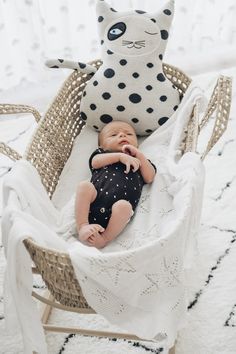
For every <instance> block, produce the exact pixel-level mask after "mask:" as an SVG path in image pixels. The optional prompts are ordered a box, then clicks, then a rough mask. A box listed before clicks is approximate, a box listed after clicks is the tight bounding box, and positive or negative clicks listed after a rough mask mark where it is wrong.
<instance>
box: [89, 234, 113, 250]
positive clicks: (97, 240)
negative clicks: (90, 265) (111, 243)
mask: <svg viewBox="0 0 236 354" xmlns="http://www.w3.org/2000/svg"><path fill="white" fill-rule="evenodd" d="M87 242H88V245H89V246H92V247H96V248H98V249H100V248H103V247H105V246H106V245H107V243H108V241H107V240H106V238H104V237H103V235H102V234H97V235H92V236H90V237H89V238H88V241H87Z"/></svg>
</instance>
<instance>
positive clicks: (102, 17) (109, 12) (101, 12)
mask: <svg viewBox="0 0 236 354" xmlns="http://www.w3.org/2000/svg"><path fill="white" fill-rule="evenodd" d="M116 12H117V11H116V10H115V9H113V8H112V7H111V6H110V5H108V4H107V3H106V2H105V1H104V0H98V2H97V7H96V14H97V20H98V30H99V36H100V38H101V39H102V38H103V35H104V31H105V28H106V27H107V25H108V24H109V23H110V22H111V21H113V20H114V19H115V18H117V17H119V15H118V14H116Z"/></svg>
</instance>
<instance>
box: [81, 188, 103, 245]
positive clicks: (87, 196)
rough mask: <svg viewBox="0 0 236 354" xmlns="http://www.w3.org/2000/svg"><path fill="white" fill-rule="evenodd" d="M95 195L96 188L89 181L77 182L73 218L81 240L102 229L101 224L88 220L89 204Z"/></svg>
mask: <svg viewBox="0 0 236 354" xmlns="http://www.w3.org/2000/svg"><path fill="white" fill-rule="evenodd" d="M96 196H97V191H96V188H95V187H94V185H93V184H92V183H91V182H88V181H83V182H81V183H80V184H79V186H78V188H77V193H76V201H75V218H76V226H77V231H78V234H79V240H80V241H82V242H86V241H88V239H89V238H90V237H91V236H92V235H95V236H99V232H103V231H104V228H103V227H102V226H101V225H98V224H89V222H88V215H89V209H90V204H91V203H92V202H93V201H94V200H95V199H96ZM86 243H87V242H86Z"/></svg>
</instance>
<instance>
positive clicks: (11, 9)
mask: <svg viewBox="0 0 236 354" xmlns="http://www.w3.org/2000/svg"><path fill="white" fill-rule="evenodd" d="M107 2H109V3H110V4H111V6H112V7H114V8H116V9H117V10H127V9H130V8H133V9H143V10H146V11H153V12H155V11H156V10H157V9H158V8H159V6H161V5H163V4H164V3H165V2H166V1H165V0H159V1H157V0H107ZM175 2H176V13H175V18H174V23H173V26H172V32H171V36H170V40H169V44H168V47H167V53H166V57H165V61H167V62H169V63H171V64H173V65H176V66H179V67H181V68H182V69H183V70H184V69H185V70H186V69H187V70H189V71H191V70H192V72H194V70H195V71H204V70H209V69H211V68H212V67H213V66H214V65H217V64H219V63H220V64H221V65H228V66H230V65H231V64H233V62H234V63H235V59H236V23H235V22H236V21H235V18H236V1H235V0H225V1H221V0H197V1H195V0H175ZM95 4H96V0H50V1H44V0H0V51H1V56H0V90H1V91H2V90H6V89H8V88H10V87H13V86H15V85H18V84H20V83H22V82H25V81H31V82H38V81H41V80H44V79H45V78H47V79H48V78H50V76H51V77H53V75H55V73H54V74H53V73H51V72H50V70H49V69H46V68H45V67H44V62H45V60H46V59H48V58H57V57H59V58H60V57H62V58H68V59H77V60H80V61H87V60H91V59H95V58H98V57H99V43H98V39H97V23H96V14H95Z"/></svg>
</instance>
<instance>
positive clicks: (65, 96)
mask: <svg viewBox="0 0 236 354" xmlns="http://www.w3.org/2000/svg"><path fill="white" fill-rule="evenodd" d="M91 64H92V65H94V66H96V67H99V66H100V65H101V64H102V63H101V61H99V60H97V61H93V62H92V63H91ZM163 70H164V72H165V75H166V76H167V78H168V79H169V80H170V81H171V82H172V83H173V84H174V85H175V86H176V88H177V89H178V90H179V92H180V93H181V94H183V95H184V93H185V92H186V90H187V88H188V86H189V84H190V82H191V79H190V78H189V77H188V76H187V75H185V74H184V73H183V72H182V71H181V70H179V69H178V68H175V67H173V66H170V65H167V64H163ZM89 79H90V77H89V76H88V75H86V74H82V73H79V72H77V71H74V72H73V73H72V74H71V75H70V76H69V78H68V79H67V80H66V81H65V83H64V85H63V86H62V88H61V90H60V91H59V93H58V95H57V96H56V98H55V99H54V101H53V103H52V104H51V106H50V108H49V109H48V111H47V112H46V114H45V116H44V118H42V119H41V118H40V114H39V113H38V112H37V111H36V110H35V109H34V108H32V107H29V106H23V105H12V104H1V105H0V114H12V113H23V112H28V113H33V114H34V116H35V119H36V121H37V122H38V127H37V129H36V131H35V133H34V135H33V137H32V139H31V142H30V144H29V145H28V148H27V150H26V152H25V154H24V158H26V159H27V160H28V161H30V162H31V163H32V165H34V166H35V167H36V169H37V170H38V172H39V174H40V176H41V180H42V183H43V185H44V186H45V188H46V190H47V192H48V194H49V196H50V197H52V195H53V192H54V190H55V188H56V186H57V183H58V180H59V177H60V174H61V172H62V170H63V167H64V165H65V163H66V161H67V159H68V158H69V156H70V153H71V149H72V146H73V142H74V140H75V138H76V136H77V135H78V134H79V133H80V131H81V129H82V127H83V125H84V122H83V121H82V120H81V118H80V100H81V97H82V92H83V90H84V88H85V85H86V82H87V81H88V80H89ZM230 103H231V79H230V78H228V77H224V76H220V77H219V79H218V81H217V84H216V86H215V88H214V90H213V93H212V96H211V98H210V100H209V104H208V108H207V110H206V113H205V114H204V116H203V118H202V120H201V123H200V124H199V122H198V118H199V113H198V105H196V106H195V107H194V108H193V111H192V114H191V117H190V121H189V124H188V127H186V131H185V133H186V134H185V137H184V140H183V143H182V146H181V149H182V152H183V153H184V152H186V151H195V149H196V144H197V137H198V135H199V132H200V131H201V129H202V127H203V126H204V125H205V124H206V122H207V121H208V120H209V119H210V118H211V116H212V114H213V112H215V124H214V128H213V132H212V135H211V137H210V139H209V141H208V144H207V147H206V151H205V153H204V155H203V158H204V157H205V155H206V154H207V153H208V151H209V150H210V149H211V148H212V147H213V145H214V144H215V143H216V142H217V141H218V139H219V138H220V137H221V135H222V134H223V132H224V131H225V129H226V126H227V121H228V118H229V111H230ZM0 152H2V153H4V154H5V155H7V156H9V157H10V158H12V159H14V160H17V159H20V158H21V156H20V155H19V154H18V153H17V152H16V151H14V150H13V149H12V148H10V147H9V146H7V145H5V144H4V143H0ZM24 244H25V246H26V248H27V250H28V251H29V253H30V255H31V258H32V260H33V262H34V264H35V268H34V272H36V273H39V274H41V276H42V278H43V280H44V282H45V284H46V285H47V287H48V289H49V291H50V293H51V294H52V295H53V297H54V298H55V300H56V301H57V302H59V303H60V304H62V305H66V306H69V307H70V308H74V309H75V308H80V309H81V308H82V309H84V310H83V311H82V312H86V309H87V311H88V312H89V311H90V307H89V305H88V304H87V301H86V299H85V298H84V296H83V294H82V291H81V287H80V284H79V283H78V281H77V279H76V277H75V274H74V270H73V267H72V264H71V260H70V258H69V255H68V254H67V253H62V252H57V251H55V250H50V249H46V248H43V247H40V246H38V245H37V244H36V243H35V242H34V241H33V240H32V239H30V235H29V238H28V239H27V240H25V241H24ZM41 300H42V299H41ZM46 302H47V301H46ZM58 305H59V304H58Z"/></svg>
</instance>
